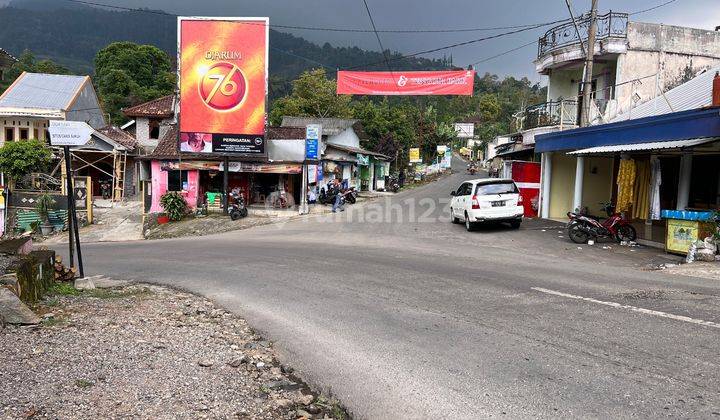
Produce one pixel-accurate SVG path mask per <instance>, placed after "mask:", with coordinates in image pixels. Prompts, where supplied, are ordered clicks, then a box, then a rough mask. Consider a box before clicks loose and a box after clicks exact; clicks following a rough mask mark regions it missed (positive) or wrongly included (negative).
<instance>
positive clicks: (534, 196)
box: [510, 161, 540, 217]
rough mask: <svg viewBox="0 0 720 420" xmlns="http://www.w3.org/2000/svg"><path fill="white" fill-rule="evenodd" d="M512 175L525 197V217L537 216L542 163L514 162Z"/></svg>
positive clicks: (511, 166)
mask: <svg viewBox="0 0 720 420" xmlns="http://www.w3.org/2000/svg"><path fill="white" fill-rule="evenodd" d="M510 172H511V174H510V177H511V179H512V180H513V181H515V183H516V184H517V186H518V189H519V190H520V195H521V196H522V198H523V207H524V208H525V217H537V216H538V206H539V201H540V164H539V163H537V162H521V161H516V162H512V163H511V165H510Z"/></svg>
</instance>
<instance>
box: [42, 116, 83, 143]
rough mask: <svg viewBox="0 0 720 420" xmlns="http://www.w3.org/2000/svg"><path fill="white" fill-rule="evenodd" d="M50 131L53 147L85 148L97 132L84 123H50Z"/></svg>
mask: <svg viewBox="0 0 720 420" xmlns="http://www.w3.org/2000/svg"><path fill="white" fill-rule="evenodd" d="M48 131H49V132H50V144H51V145H53V146H83V145H85V144H86V143H87V142H88V141H90V136H92V133H93V131H95V130H94V129H93V128H92V127H90V126H89V125H87V123H86V122H83V121H50V127H48Z"/></svg>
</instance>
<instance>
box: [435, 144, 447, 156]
mask: <svg viewBox="0 0 720 420" xmlns="http://www.w3.org/2000/svg"><path fill="white" fill-rule="evenodd" d="M447 148H448V147H447V146H446V145H444V144H441V145H439V146H438V147H437V152H438V155H444V154H445V151H446V150H447Z"/></svg>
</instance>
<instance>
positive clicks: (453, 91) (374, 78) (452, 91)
mask: <svg viewBox="0 0 720 420" xmlns="http://www.w3.org/2000/svg"><path fill="white" fill-rule="evenodd" d="M474 81H475V71H474V70H460V71H393V72H389V71H374V72H371V71H339V72H338V73H337V93H338V95H470V96H471V95H472V93H473V83H474Z"/></svg>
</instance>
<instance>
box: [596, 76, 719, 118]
mask: <svg viewBox="0 0 720 420" xmlns="http://www.w3.org/2000/svg"><path fill="white" fill-rule="evenodd" d="M718 71H720V67H715V68H712V69H709V70H707V71H705V72H703V73H701V74H699V75H697V76H695V77H694V78H693V79H691V80H689V81H687V82H685V83H683V84H682V85H680V86H677V87H675V88H673V89H670V90H669V91H667V92H665V95H664V96H663V95H660V96H658V97H657V98H654V99H651V100H649V101H647V102H644V103H642V104H640V105H638V106H637V107H635V108H633V109H631V110H629V111H625V112H624V113H622V114H619V115H618V116H616V117H615V118H613V119H611V120H610V122H618V121H626V120H629V119H637V118H644V117H652V116H655V115H662V114H670V113H672V112H679V111H688V110H690V109H697V108H704V107H706V106H710V105H712V86H713V79H714V78H715V73H717V72H718ZM668 102H669V104H668ZM671 106H672V108H671Z"/></svg>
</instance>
